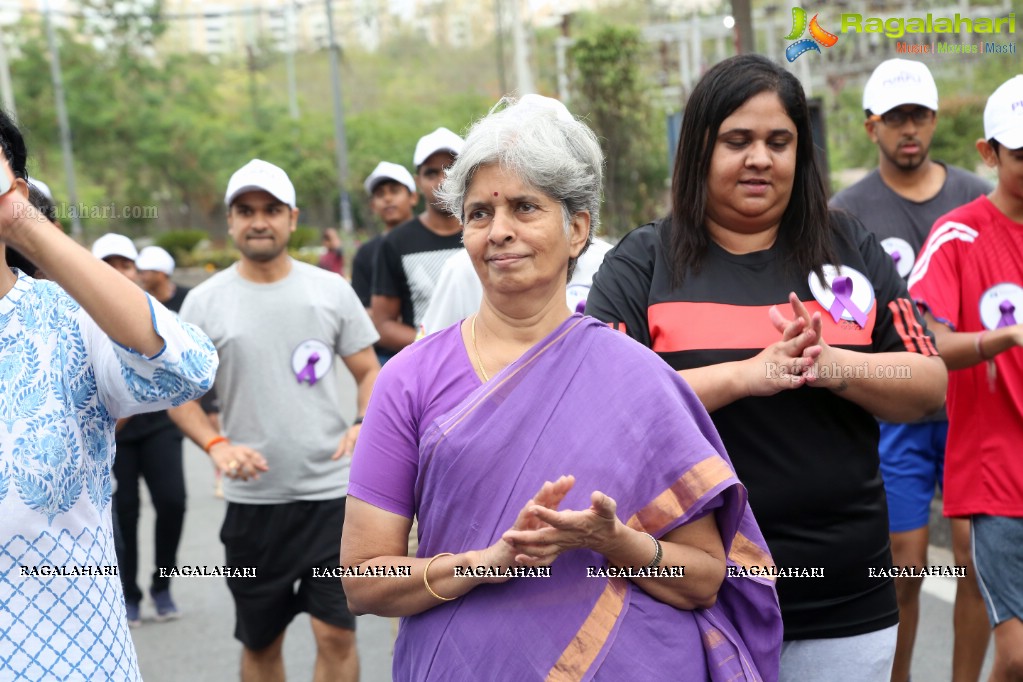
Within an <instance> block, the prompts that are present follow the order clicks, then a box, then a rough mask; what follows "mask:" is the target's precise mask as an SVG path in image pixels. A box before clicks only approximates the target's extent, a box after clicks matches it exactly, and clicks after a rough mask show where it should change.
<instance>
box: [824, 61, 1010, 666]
mask: <svg viewBox="0 0 1023 682" xmlns="http://www.w3.org/2000/svg"><path fill="white" fill-rule="evenodd" d="M863 108H864V110H865V113H866V116H867V121H866V124H865V125H866V130H867V134H868V135H869V136H870V139H871V140H872V141H873V142H874V144H876V145H877V148H878V156H879V161H878V167H877V169H875V170H874V171H872V172H871V173H870V174H869V175H867V176H866V177H865V178H863V179H862V180H860V181H859V182H857V183H856V184H855V185H852V186H851V187H848V188H847V189H845V190H843V191H841V192H839V193H838V194H837V195H835V197H834V198H833V199H832V200H831V207H832V208H838V209H843V210H846V211H848V212H850V213H852V214H853V215H855V216H856V217H857V218H859V220H860V222H862V223H863V224H864V225H865V226H866V227H867V229H868V230H870V231H871V232H873V233H874V234H875V235H877V238H878V240H879V241H880V242H881V245H882V246H883V247H884V249H885V250H886V251H887V252H888V253H889V254H890V255H891V256H892V260H893V262H894V264H895V267H896V269H897V270H898V271H899V274H900V275H902V276H903V278H906V277H908V276H909V273H910V271H911V270H912V269H913V264H914V263H915V262H916V259H917V258H918V257H919V254H920V249H921V247H922V246H923V244H924V241H925V240H926V239H927V235H928V234H930V231H931V227H932V226H933V225H934V223H935V221H936V220H937V219H938V218H939V217H941V216H942V215H944V214H945V213H948V212H949V211H951V210H952V209H954V208H957V207H959V206H962V205H963V204H966V203H969V202H971V201H973V200H974V199H976V198H977V197H979V196H980V195H982V194H987V193H988V192H990V191H991V189H992V187H991V185H990V184H989V183H987V182H985V181H984V180H981V179H980V178H978V177H977V176H975V175H974V174H972V173H970V172H968V171H965V170H963V169H961V168H956V167H954V166H947V165H945V164H943V163H941V162H939V161H935V160H933V159H931V157H930V154H929V150H930V145H931V139H932V137H933V136H934V131H935V127H936V125H937V110H938V89H937V86H936V85H935V83H934V79H933V78H932V77H931V73H930V71H929V70H928V68H927V67H926V66H925V65H924V64H922V63H920V62H914V61H909V60H905V59H890V60H888V61H886V62H883V63H882V64H881V65H879V66H878V67H877V69H875V70H874V73H873V74H871V76H870V79H869V80H868V81H867V85H866V88H865V89H864V92H863ZM880 428H881V442H880V454H881V474H882V477H883V478H884V486H885V492H886V494H887V497H888V517H889V526H890V532H891V542H892V561H893V563H894V564H895V565H897V566H925V565H927V544H928V532H927V527H928V522H929V521H930V505H931V500H932V498H933V497H934V490H935V486H936V485H940V484H941V479H942V474H943V471H944V461H945V439H946V436H947V434H948V417H947V415H946V414H945V411H944V410H941V411H940V412H939V413H937V414H936V415H933V416H932V417H930V418H929V419H925V420H923V421H921V422H917V423H913V424H887V423H883V422H882V423H881V424H880ZM952 531H953V548H954V550H955V558H956V564H957V565H970V568H969V570H968V574H969V575H968V576H967V577H966V578H960V579H959V584H958V588H957V591H956V637H955V652H954V656H953V668H954V670H955V671H956V672H955V674H954V675H953V677H955V678H956V679H967V678H969V679H974V680H976V679H977V678H978V676H979V675H980V667H981V665H982V663H983V660H984V650H985V648H986V645H987V638H988V628H987V621H986V620H984V616H985V611H984V602H983V601H982V600H981V597H980V592H979V589H978V587H977V583H976V579H975V578H974V576H973V568H972V562H971V560H970V542H969V538H970V535H969V534H970V527H969V520H968V519H953V521H952ZM922 584H923V579H922V578H896V579H895V590H896V593H897V595H898V600H899V635H898V644H897V646H896V652H895V663H894V666H893V668H892V682H904V681H905V680H908V679H909V668H910V662H911V660H912V657H913V641H914V639H915V637H916V626H917V620H918V619H919V610H920V588H921V586H922Z"/></svg>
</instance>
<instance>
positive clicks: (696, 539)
mask: <svg viewBox="0 0 1023 682" xmlns="http://www.w3.org/2000/svg"><path fill="white" fill-rule="evenodd" d="M548 157H552V158H553V160H551V159H549V158H548ZM548 161H550V162H549V163H548ZM601 162H602V157H601V156H600V151H599V146H598V145H597V143H596V140H595V138H594V137H593V134H592V132H590V131H589V129H588V128H586V126H585V125H583V124H581V123H579V122H578V121H576V120H575V119H574V118H573V117H572V116H571V115H570V114H569V113H568V111H567V110H565V109H564V107H563V106H561V105H560V104H558V103H556V102H553V101H552V100H544V99H542V98H537V97H535V96H528V97H526V98H523V100H520V101H519V102H517V103H513V104H511V105H510V106H507V107H506V108H504V109H502V110H501V111H499V112H497V113H491V115H490V116H488V117H487V118H485V119H483V120H482V121H480V122H479V123H477V124H476V126H475V127H474V128H473V130H472V131H471V132H470V134H469V136H468V139H467V143H466V147H465V149H464V150H463V152H462V155H461V156H460V157H459V159H458V160H457V161H456V163H455V165H454V166H453V167H452V168H451V169H449V174H448V179H447V181H446V182H445V185H444V194H443V196H444V197H445V200H446V201H447V203H448V206H449V207H450V208H451V209H452V210H453V212H454V213H455V214H456V215H460V216H461V217H462V222H463V224H464V225H465V235H464V239H465V243H466V248H467V249H468V250H469V252H470V256H471V257H472V259H473V262H474V265H475V266H476V269H477V272H478V273H479V274H480V278H481V281H482V282H483V288H484V299H483V302H482V303H481V309H480V312H479V313H478V314H477V315H476V316H474V317H472V318H469V319H468V320H465V321H463V322H462V323H460V324H458V325H455V326H452V327H450V328H448V329H446V330H444V331H442V332H439V333H437V334H434V335H432V336H429V337H427V338H425V339H422V340H420V341H419V342H417V343H415V344H413V345H412V346H410V347H408V348H407V349H405V350H404V351H402V352H401V353H400V354H399V355H398V356H396V357H395V358H394V359H393V360H391V361H390V362H389V363H388V365H387V367H386V368H385V369H384V371H383V372H382V373H381V375H380V378H379V379H378V381H377V384H376V387H375V388H374V393H373V397H372V400H371V403H370V407H369V410H368V412H367V414H366V418H365V421H364V423H363V427H362V431H361V434H360V436H359V441H358V445H357V447H356V452H355V456H354V459H353V463H352V472H351V484H350V489H349V496H348V503H347V504H348V507H347V511H346V519H345V527H344V531H343V537H344V541H343V545H342V555H341V561H342V564H343V565H344V566H349V567H356V566H357V567H359V570H360V571H361V572H362V573H366V572H367V571H369V569H373V571H372V573H373V576H371V577H354V576H353V577H346V578H345V579H344V585H345V590H346V593H347V595H348V600H349V604H350V606H351V607H352V608H353V611H354V612H356V613H359V612H362V613H366V612H372V613H377V614H380V615H388V616H401V617H402V621H401V628H400V631H399V635H398V640H397V643H396V646H395V653H394V670H393V672H394V678H395V679H396V680H445V681H447V680H543V679H547V680H624V679H679V680H704V679H706V680H775V679H777V675H778V656H779V650H780V646H781V636H782V629H781V617H780V612H779V608H778V601H777V596H776V594H775V590H774V585H773V582H771V578H769V577H765V576H750V575H749V573H750V572H749V571H735V570H734V568H735V567H747V568H748V567H751V566H768V565H771V564H772V561H771V557H770V555H769V553H768V551H767V549H766V545H765V543H764V540H763V537H762V536H761V533H760V531H759V529H758V527H757V525H756V521H755V520H754V518H753V515H752V513H751V511H750V508H749V505H748V504H747V501H746V492H745V489H744V488H743V487H742V485H741V484H740V482H739V481H738V480H737V479H736V476H735V472H734V470H733V468H732V465H731V463H730V461H729V459H728V456H727V454H726V453H725V451H724V448H723V446H722V445H721V441H720V439H719V438H718V436H717V433H716V431H715V429H714V427H713V424H712V423H711V421H710V418H709V417H708V416H707V413H706V411H705V410H704V408H703V407H702V405H701V403H700V401H699V400H698V399H697V398H696V396H695V394H694V393H693V392H692V391H691V390H690V389H689V387H688V386H687V385H686V383H685V382H684V381H683V380H682V379H681V378H680V377H679V376H678V375H677V374H676V373H675V372H674V371H672V370H671V368H670V367H668V366H667V365H666V364H665V363H664V362H663V361H661V360H660V358H658V357H657V356H656V355H654V354H653V353H652V352H650V351H648V350H647V349H646V348H644V347H642V346H641V345H639V344H637V343H635V342H634V341H632V340H631V339H630V338H628V337H627V336H625V335H624V334H621V333H619V332H617V331H615V330H613V329H611V328H609V327H607V326H606V325H603V324H601V323H599V322H597V321H596V320H594V319H593V318H588V317H583V316H581V315H578V314H577V315H571V314H570V313H569V311H568V309H567V307H566V304H565V295H564V287H565V283H566V282H567V280H568V276H569V273H570V268H571V266H572V264H573V263H574V259H575V258H577V257H578V255H579V254H580V253H581V252H582V250H583V249H584V248H585V246H586V245H587V244H588V243H589V240H590V238H591V237H590V235H591V232H592V230H593V228H594V227H595V225H596V222H597V218H598V216H599V213H598V211H599V197H600V167H601ZM538 168H539V170H537V169H538ZM537 174H539V175H537ZM573 178H575V179H574V180H573ZM566 186H568V187H569V188H570V189H571V188H574V189H575V191H569V190H566V189H565V187H566ZM579 188H584V189H582V190H580V189H579ZM562 228H564V229H562ZM559 287H560V292H559ZM488 370H489V371H488ZM491 372H492V374H491ZM598 491H599V492H598ZM413 518H416V519H417V520H418V533H419V548H418V551H417V554H416V557H415V558H412V557H408V556H407V553H408V546H407V535H408V532H409V529H410V528H411V525H412V519H413ZM682 566H684V569H682V568H680V567H682ZM399 567H400V569H401V570H399ZM388 571H389V572H391V573H397V574H399V575H398V576H397V577H393V576H392V577H387V576H385V575H380V574H382V573H386V572H388ZM729 572H732V573H742V576H743V577H726V574H727V573H729Z"/></svg>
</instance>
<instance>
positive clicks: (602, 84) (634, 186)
mask: <svg viewBox="0 0 1023 682" xmlns="http://www.w3.org/2000/svg"><path fill="white" fill-rule="evenodd" d="M570 56H571V59H572V61H573V63H574V65H575V70H576V72H577V76H576V78H575V83H574V85H575V89H576V91H577V93H578V96H577V98H576V99H573V102H572V108H573V110H574V113H576V114H577V115H580V116H583V117H585V118H587V119H588V122H589V124H590V126H591V127H592V128H593V130H594V131H595V132H596V133H597V135H598V137H600V138H601V145H602V146H603V149H604V156H605V158H606V163H607V169H606V172H605V174H604V178H605V186H604V210H603V214H604V219H603V225H604V231H605V232H606V233H608V234H610V235H612V236H614V235H620V234H624V233H625V232H627V231H628V230H630V229H632V228H633V227H635V226H637V225H639V224H642V223H644V222H647V221H649V220H651V219H653V218H655V217H657V215H658V214H659V213H661V212H662V208H661V206H662V204H663V196H664V188H665V185H666V178H667V175H668V174H667V167H666V165H667V154H666V152H665V149H664V140H665V139H666V137H667V136H666V134H665V132H664V124H663V121H662V120H658V116H657V112H656V109H655V107H654V105H653V103H652V101H651V90H652V86H651V84H650V82H649V81H648V79H647V78H646V76H645V75H644V72H643V70H642V64H643V62H644V61H646V57H647V55H646V48H645V45H644V43H643V42H642V40H641V38H640V34H639V31H637V30H635V29H632V28H618V27H615V26H605V27H602V28H599V29H597V30H596V31H592V32H589V33H588V34H586V35H584V36H583V37H580V38H578V39H577V40H576V42H575V44H574V45H573V46H572V49H571V51H570Z"/></svg>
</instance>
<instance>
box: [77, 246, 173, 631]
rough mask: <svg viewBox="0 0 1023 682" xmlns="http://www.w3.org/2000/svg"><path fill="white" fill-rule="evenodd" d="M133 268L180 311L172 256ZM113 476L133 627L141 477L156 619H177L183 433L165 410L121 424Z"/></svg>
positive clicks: (160, 254) (147, 254)
mask: <svg viewBox="0 0 1023 682" xmlns="http://www.w3.org/2000/svg"><path fill="white" fill-rule="evenodd" d="M115 236H116V235H115ZM98 243H99V242H97V244H98ZM94 248H95V247H94ZM134 266H135V267H136V268H137V270H138V276H139V280H140V281H141V283H142V288H143V289H145V290H146V292H147V293H148V294H149V295H151V296H152V297H153V298H155V299H156V300H157V301H159V302H160V303H162V304H163V305H164V306H166V307H167V309H168V310H172V311H174V312H177V311H179V310H181V304H182V302H183V301H184V300H185V294H187V293H188V291H189V290H188V289H187V288H186V287H179V286H177V285H175V284H174V282H172V281H171V280H170V275H171V274H172V273H173V272H174V258H172V257H171V255H170V254H169V253H167V252H166V251H164V250H163V249H161V248H160V247H159V246H147V247H145V248H144V249H142V250H141V251H139V253H138V257H137V258H136V259H135V261H134ZM114 476H115V477H116V478H117V494H116V495H115V496H114V502H115V509H116V512H117V521H118V524H119V526H120V530H121V536H122V544H121V545H120V546H119V547H118V553H117V559H118V563H119V564H120V571H119V575H120V577H121V584H122V585H123V586H124V602H125V610H126V612H127V614H128V625H130V626H132V627H136V626H138V625H141V624H142V613H141V602H142V596H143V594H142V589H141V588H140V587H139V584H138V568H139V552H138V524H139V513H140V509H141V499H140V497H139V479H140V478H143V479H145V481H146V487H147V488H148V489H149V498H150V500H152V503H153V509H154V510H155V512H156V526H155V529H154V533H153V538H154V542H155V547H154V549H155V551H154V559H155V562H154V563H155V566H154V568H153V575H152V578H151V582H150V588H149V595H150V596H151V597H152V599H153V604H154V606H155V608H156V620H161V621H162V620H172V619H175V618H178V617H179V615H180V612H179V611H178V606H177V604H176V603H175V602H174V599H173V598H172V597H171V592H170V582H171V579H170V578H169V577H168V576H167V572H168V571H170V569H172V568H174V567H175V566H177V563H178V562H177V555H178V546H179V544H180V543H181V532H182V530H183V528H184V524H185V499H186V492H185V470H184V463H183V461H182V451H181V432H180V431H179V430H178V429H177V427H176V426H175V425H174V422H172V421H171V420H170V418H169V417H168V415H167V411H166V410H160V411H159V412H150V413H146V414H140V415H137V416H134V417H131V418H129V419H126V420H122V422H121V423H120V424H119V425H118V429H117V457H116V458H115V459H114ZM161 569H165V570H163V571H161Z"/></svg>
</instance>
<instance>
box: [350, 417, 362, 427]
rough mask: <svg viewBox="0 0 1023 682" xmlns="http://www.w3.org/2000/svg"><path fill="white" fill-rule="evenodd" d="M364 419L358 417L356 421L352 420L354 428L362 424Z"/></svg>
mask: <svg viewBox="0 0 1023 682" xmlns="http://www.w3.org/2000/svg"><path fill="white" fill-rule="evenodd" d="M363 419H364V417H356V418H355V419H353V420H352V426H358V425H359V424H361V423H362V420H363Z"/></svg>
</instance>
